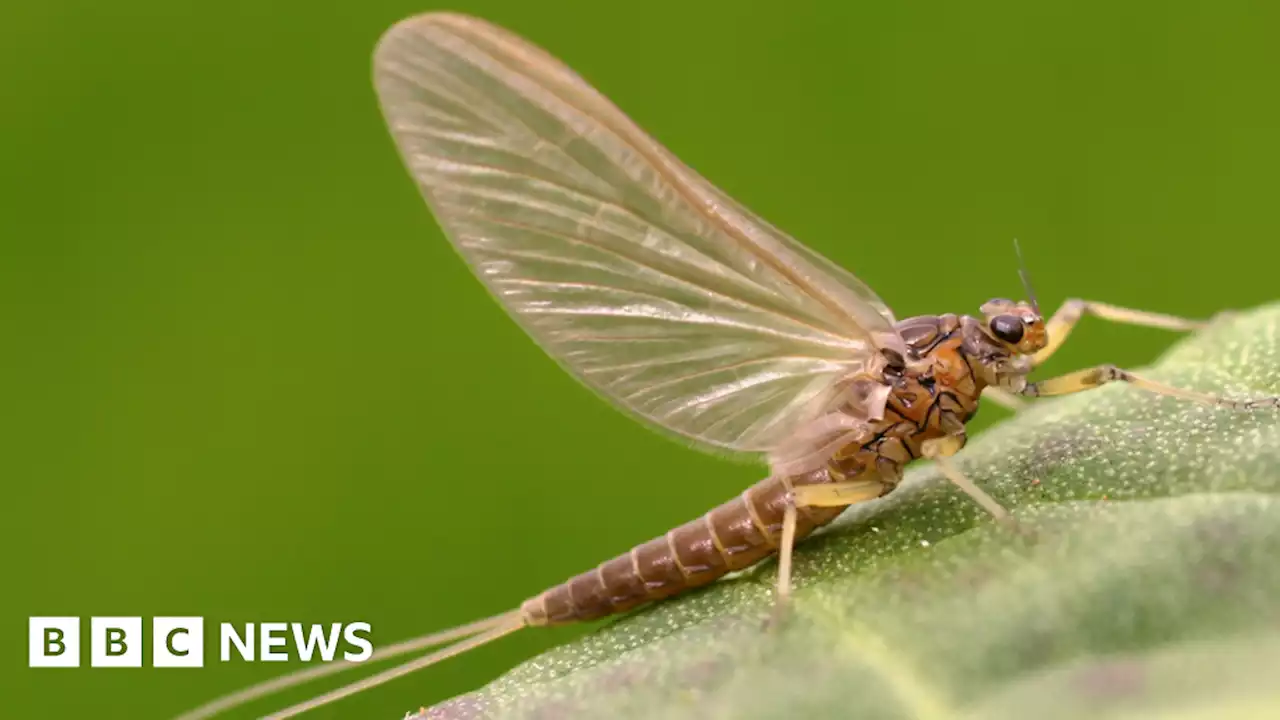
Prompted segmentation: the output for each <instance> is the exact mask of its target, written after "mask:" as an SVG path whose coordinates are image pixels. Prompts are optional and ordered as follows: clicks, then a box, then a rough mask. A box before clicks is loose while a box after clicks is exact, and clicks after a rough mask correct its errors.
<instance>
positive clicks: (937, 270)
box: [0, 0, 1280, 718]
mask: <svg viewBox="0 0 1280 720" xmlns="http://www.w3.org/2000/svg"><path fill="white" fill-rule="evenodd" d="M1028 5H1034V6H1035V7H1028ZM449 8H450V9H455V10H464V11H467V12H471V13H474V14H477V15H481V16H483V17H485V18H487V19H490V20H493V21H496V22H498V23H500V24H502V25H506V26H508V27H510V28H512V29H513V30H516V31H517V32H519V33H521V34H523V35H525V36H528V37H530V38H531V39H533V40H534V41H535V42H537V43H538V44H540V45H542V46H544V47H546V48H548V49H549V50H551V51H552V52H553V53H554V54H556V55H558V56H560V57H561V58H562V59H564V60H565V61H566V62H568V63H569V64H570V65H571V66H573V67H575V68H576V69H578V70H579V72H580V73H582V74H583V75H584V76H585V77H586V78H588V79H589V80H590V81H591V82H593V83H594V84H596V85H597V87H599V88H600V89H601V90H603V91H604V92H605V93H606V94H607V95H609V96H611V97H612V98H613V99H614V100H615V101H616V102H617V103H618V104H619V105H620V106H621V107H622V108H623V109H624V110H626V111H627V112H628V113H630V114H631V115H632V117H633V118H635V119H636V120H637V121H638V122H639V123H640V124H641V125H642V126H643V127H645V128H646V129H648V130H649V131H650V132H651V133H653V134H654V135H655V136H656V137H657V138H658V139H659V140H660V141H662V142H663V143H664V144H666V145H667V146H669V147H670V148H671V149H672V150H673V151H675V152H676V154H678V155H679V156H681V157H682V158H683V159H685V160H686V161H687V162H689V163H690V164H691V165H693V166H694V167H695V168H697V169H698V170H699V171H700V172H702V173H703V174H704V175H706V176H707V177H708V178H709V179H711V180H712V181H713V182H715V183H717V184H718V185H720V186H721V187H723V188H724V189H725V190H727V191H728V192H729V193H730V194H732V195H733V196H735V197H736V198H738V199H740V200H741V201H743V202H744V203H745V204H747V205H748V206H750V207H752V208H753V209H755V210H756V211H757V212H759V213H760V214H762V215H763V216H765V217H767V218H769V219H770V220H771V221H773V222H774V223H776V224H777V225H779V226H781V227H783V228H785V229H786V230H788V231H789V232H791V233H792V234H794V235H795V236H796V237H798V238H800V239H802V240H803V241H804V242H806V243H808V244H810V245H811V246H813V247H815V248H817V249H819V250H820V251H822V252H823V253H825V254H827V255H829V256H831V257H832V258H834V259H836V260H838V261H839V262H841V263H843V264H845V265H846V266H848V267H850V268H851V269H853V270H854V271H855V272H856V273H857V274H858V275H859V276H860V277H861V278H863V279H864V280H866V281H867V282H868V283H869V284H871V285H872V286H873V287H875V288H876V289H877V290H878V292H879V293H880V294H881V296H882V297H883V298H884V299H885V300H886V301H888V303H889V304H890V305H891V306H892V307H894V308H895V310H896V312H897V314H898V315H899V317H905V316H908V315H911V314H916V313H925V312H943V311H955V312H969V311H973V310H974V309H975V308H976V307H977V305H978V304H980V303H981V302H983V301H984V300H986V299H987V298H989V297H991V296H1008V295H1017V294H1019V292H1020V290H1019V285H1018V280H1017V275H1016V265H1015V260H1014V257H1013V252H1012V247H1011V240H1012V238H1014V237H1018V238H1020V239H1021V240H1022V243H1023V247H1024V250H1025V251H1026V253H1027V256H1028V261H1029V263H1030V265H1031V269H1032V274H1033V276H1034V278H1035V280H1036V283H1037V289H1038V291H1039V294H1040V296H1041V300H1042V302H1043V303H1044V304H1045V305H1056V304H1057V303H1058V302H1060V301H1061V300H1062V299H1064V298H1065V297H1068V296H1073V295H1074V296H1084V297H1088V298H1094V299H1099V300H1106V301H1110V302H1114V303H1118V304H1126V305H1132V306H1138V307H1145V308H1149V309H1154V310H1161V311H1166V312H1171V313H1178V314H1185V315H1191V316H1208V315H1210V314H1212V313H1214V312H1215V311H1217V310H1219V309H1222V308H1227V307H1246V306H1250V305H1254V304H1258V303H1261V302H1263V301H1267V300H1271V299H1274V298H1275V297H1276V291H1275V288H1274V280H1273V277H1274V275H1275V272H1276V267H1277V263H1278V261H1280V249H1277V248H1276V239H1277V237H1278V236H1280V233H1277V230H1278V229H1280V217H1278V216H1277V212H1276V202H1275V189H1276V174H1277V168H1280V132H1277V131H1278V130H1280V101H1278V100H1277V94H1276V90H1275V78H1276V71H1277V68H1278V67H1280V64H1278V62H1277V61H1278V60H1280V50H1277V44H1276V43H1275V33H1274V29H1275V28H1276V27H1280V7H1278V6H1276V5H1274V4H1269V3H1263V2H1243V1H1241V2H1234V1H1233V2H1221V3H1215V4H1212V6H1210V4H1208V3H1184V2H1149V3H1125V4H1123V6H1122V7H1117V6H1116V4H1115V3H1110V2H1102V1H1101V0H1096V1H1094V2H1080V3H1023V2H1013V1H1012V0H1009V1H1004V2H992V3H985V4H977V5H975V4H973V3H965V4H956V3H879V2H878V3H872V2H844V1H840V0H832V1H831V2H824V3H818V2H802V1H800V2H786V3H776V2H775V3H752V2H741V1H737V2H730V1H726V2H689V0H653V1H651V2H647V3H642V4H641V3H636V4H628V5H622V4H617V3H608V2H599V1H596V2H585V1H582V2H567V1H559V0H557V1H551V0H548V1H544V2H529V1H527V0H493V1H490V2H478V1H477V2H464V1H461V0H460V1H459V2H455V3H454V4H452V5H451V6H449ZM429 9H433V8H431V7H430V6H427V5H424V4H421V3H420V2H413V1H411V0H364V1H362V2H359V3H334V2H328V3H325V2H315V1H314V0H313V1H311V2H300V1H287V2H286V1H279V2H263V1H261V0H239V1H228V2H221V3H191V2H175V1H174V0H164V1H163V2H161V1H160V0H119V1H118V2H112V3H103V2H88V1H86V0H76V1H75V2H59V3H45V2H25V3H16V2H14V3H6V4H5V5H4V6H3V8H0V329H2V334H0V347H2V349H3V351H2V352H0V403H2V405H0V408H2V409H0V472H2V473H3V475H2V479H0V482H3V493H2V494H0V502H3V515H0V533H2V534H3V535H2V536H0V540H2V541H3V545H2V546H0V548H3V550H2V552H3V555H2V557H3V558H4V569H3V570H2V571H0V583H2V584H3V588H4V589H3V593H2V594H0V596H2V597H3V600H2V602H3V603H4V605H3V616H2V620H3V623H2V624H0V631H2V632H3V636H2V637H0V647H2V648H3V651H2V652H0V657H2V658H3V665H0V692H2V695H0V703H3V705H2V706H0V707H2V709H0V715H3V716H6V717H36V716H39V717H45V718H68V717H84V716H86V715H91V716H93V717H128V718H149V717H155V718H160V717H166V716H171V715H173V714H176V713H177V712H179V711H181V710H184V709H187V708H189V707H191V706H193V705H195V704H198V703H199V702H202V701H204V700H207V699H209V698H212V697H213V696H215V695H218V694H220V693H222V692H225V691H228V690H231V689H234V688H237V687H240V686H242V685H245V684H248V683H251V682H253V681H256V680H261V679H265V678H268V677H271V676H273V675H275V674H278V673H280V672H283V671H285V670H286V669H288V668H289V667H297V665H296V664H294V665H283V664H269V663H258V664H245V663H239V662H237V663H227V664H223V663H219V662H217V661H216V649H213V650H208V651H207V653H206V657H207V658H208V657H210V656H213V657H214V659H213V661H212V662H209V661H208V660H207V661H206V662H207V666H206V667H205V668H204V669H202V670H156V669H145V668H144V669H141V670H123V669H121V670H106V669H101V670H98V671H96V672H95V671H92V669H90V668H88V667H82V668H80V669H75V670H35V669H28V668H27V667H26V629H27V617H28V616H30V615H79V616H85V617H88V616H90V615H131V616H132V615H141V616H144V617H146V618H150V617H151V616H153V615H201V616H204V617H205V618H206V620H207V629H209V628H214V627H216V625H215V624H216V623H217V622H222V621H235V622H246V621H256V622H267V621H276V620H287V621H303V622H323V623H328V622H334V621H354V620H365V621H369V622H371V623H372V624H373V627H374V638H375V641H376V642H378V643H381V644H387V643H390V642H393V641H395V640H399V639H403V638H406V637H410V636H413V635H417V634H421V633H424V632H429V631H432V630H436V629H440V628H444V627H447V626H450V625H454V624H457V623H462V622H465V621H468V620H472V619H475V618H478V617H481V616H484V615H489V614H492V613H495V612H499V611H502V610H505V609H508V608H510V607H513V606H514V605H516V604H517V603H518V602H519V601H520V600H522V599H523V598H524V597H526V596H528V595H531V594H533V593H536V592H538V591H540V590H541V589H543V587H545V586H547V585H549V584H552V583H555V582H557V581H559V580H561V579H562V578H564V577H566V576H568V575H570V574H573V573H576V572H578V571H580V570H582V569H585V568H587V567H589V566H591V565H594V564H595V563H596V562H598V561H600V560H602V559H604V558H605V557H607V556H610V555H612V554H613V553H616V552H619V551H622V550H625V549H626V548H628V547H629V546H630V545H632V544H633V543H635V542H638V541H642V540H645V539H648V538H649V537H651V536H652V535H655V534H657V533H659V532H662V531H664V530H665V529H666V528H667V527H668V526H670V525H673V524H675V523H678V522H682V521H684V520H687V519H689V518H691V517H693V516H694V515H696V514H698V513H701V512H702V511H704V510H705V509H706V508H708V507H709V506H711V505H713V504H714V503H717V502H719V501H721V500H723V499H725V498H727V497H729V496H730V495H732V494H734V493H736V492H739V491H740V490H741V489H742V488H743V487H744V486H745V485H746V484H748V483H749V482H751V481H753V480H755V479H757V478H758V477H759V475H760V470H759V469H757V468H752V467H747V466H741V465H733V464H729V463H726V462H724V461H721V460H717V459H715V458H711V457H707V456H702V455H699V454H698V453H695V452H693V451H690V450H687V449H685V448H682V447H680V446H679V445H677V444H674V443H671V442H669V441H667V440H664V439H662V438H660V437H658V436H657V435H654V434H651V433H649V432H647V431H646V430H644V429H642V428H640V427H639V426H636V425H634V424H633V423H632V422H631V421H630V420H628V419H627V418H625V417H624V416H623V415H621V414H619V413H617V412H615V411H613V410H611V409H610V408H609V407H608V406H607V405H605V404H604V403H602V402H600V401H599V400H597V399H596V398H595V397H594V396H592V395H591V394H590V393H589V392H588V391H586V390H584V389H582V388H581V387H579V386H578V385H577V384H575V382H574V381H573V380H571V379H570V378H569V377H568V376H566V375H564V374H563V373H562V372H561V371H560V370H559V369H558V368H557V367H556V366H555V364H553V363H552V362H551V361H550V360H548V359H547V358H546V357H545V356H543V355H542V354H541V352H540V351H539V350H538V349H537V348H536V347H535V346H534V345H533V344H532V343H531V342H529V341H528V340H527V339H526V338H525V337H524V336H523V335H522V334H521V332H520V331H519V330H518V329H517V328H516V327H515V325H514V324H513V323H511V322H510V321H509V320H508V319H507V318H506V317H505V315H504V314H503V313H502V312H501V311H500V310H499V308H498V307H497V306H496V305H495V304H494V303H493V302H492V301H491V300H489V299H488V297H487V296H486V294H485V292H484V291H483V290H482V288H481V287H480V285H479V283H477V282H476V281H475V280H474V279H473V278H472V277H471V276H470V275H469V273H468V271H467V269H466V268H465V266H464V265H463V264H462V262H461V261H460V260H458V259H457V257H455V255H454V253H453V251H452V249H451V248H450V247H449V245H448V244H447V242H446V241H445V240H444V238H443V237H442V236H441V235H440V233H439V231H438V230H437V229H436V226H435V224H434V222H433V220H432V219H431V217H430V215H429V214H428V212H427V210H426V208H425V206H424V205H423V204H422V203H421V201H420V200H419V198H418V196H417V191H416V189H415V188H414V186H413V184H412V183H411V182H410V180H409V178H408V177H407V175H406V174H405V171H404V170H403V168H402V167H401V165H400V163H399V160H398V158H397V157H396V154H395V151H394V149H393V147H392V145H391V141H390V139H389V137H388V135H387V133H386V131H385V129H384V127H383V125H382V121H381V118H380V116H379V114H378V110H377V107H376V104H375V100H374V96H373V92H372V88H371V84H370V81H369V56H370V52H371V50H372V47H373V44H374V42H375V41H376V39H377V37H378V35H379V34H380V33H381V32H382V31H383V30H384V29H385V28H386V27H387V26H389V25H390V24H391V23H393V22H394V21H396V20H398V19H400V18H401V17H404V16H407V15H410V14H413V13H416V12H421V11H424V10H429ZM1169 339H1170V338H1169V337H1168V336H1167V335H1165V334H1163V333H1160V332H1157V331H1146V330H1135V329H1120V328H1114V327H1107V326H1106V325H1105V324H1102V323H1097V322H1091V323H1088V324H1087V327H1085V328H1082V329H1081V331H1080V332H1078V333H1077V334H1076V335H1075V336H1073V342H1072V343H1071V344H1069V345H1068V346H1067V348H1066V349H1064V350H1063V351H1062V352H1061V353H1060V354H1059V356H1057V357H1055V359H1054V360H1053V362H1052V363H1051V364H1050V366H1049V367H1048V368H1047V370H1048V371H1050V372H1053V371H1062V370H1066V369H1069V368H1072V367H1075V366H1079V365H1083V364H1086V363H1096V362H1102V361H1112V362H1116V363H1118V364H1122V365H1126V364H1127V365H1138V364H1142V363H1145V362H1147V361H1149V360H1151V359H1152V358H1153V357H1154V356H1155V355H1156V354H1157V353H1158V352H1159V351H1160V349H1161V348H1162V347H1164V346H1165V345H1167V343H1168V342H1169ZM1002 415H1003V412H1002V411H999V410H989V411H988V412H986V413H984V417H983V418H980V419H979V420H978V421H976V422H977V424H978V425H980V426H981V425H987V424H990V423H991V422H992V421H993V420H996V419H999V418H1000V417H1002ZM148 622H149V621H148ZM84 624H85V627H86V629H87V624H88V621H87V620H86V621H85V623H84ZM573 632H574V631H573V630H558V631H529V632H526V633H523V634H518V635H516V636H513V637H511V638H508V639H506V640H503V641H502V642H501V643H500V644H498V645H496V646H491V647H488V648H484V649H482V650H479V651H477V652H475V653H473V654H471V655H468V656H465V657H462V658H459V659H456V660H454V661H451V662H449V663H446V664H444V665H440V666H437V667H434V668H431V669H430V670H428V671H426V672H423V673H419V674H417V675H415V676H412V677H410V678H407V679H403V680H400V681H398V682H396V683H394V684H392V685H389V686H386V687H385V688H382V689H379V690H377V691H374V692H371V693H367V694H365V695H363V696H360V697H357V698H354V699H352V700H350V701H347V702H344V703H342V704H341V705H338V706H335V707H334V708H333V709H332V710H330V711H328V713H327V714H326V713H325V712H317V713H316V715H315V716H316V717H325V716H328V717H362V718H398V717H400V716H401V715H402V713H403V712H404V711H406V710H409V709H414V708H416V707H417V706H418V705H420V704H430V703H433V702H437V701H439V700H441V699H444V698H446V697H449V696H451V695H454V694H457V693H459V692H463V691H466V690H468V689H471V688H473V687H476V686H477V685H479V684H481V683H482V682H484V681H485V680H487V679H489V678H492V677H493V676H495V675H496V674H497V673H498V672H500V671H501V670H503V669H505V668H507V667H510V666H511V665H513V664H514V663H516V662H517V661H519V660H520V659H522V658H525V657H528V656H529V655H531V654H533V653H534V652H536V651H537V650H539V649H541V648H545V647H548V646H550V645H552V644H554V643H556V642H558V641H561V640H563V639H565V638H567V637H569V636H571V635H572V634H573ZM215 637H216V636H215ZM149 641H150V640H149V638H148V639H147V642H149ZM214 642H215V641H214V640H210V641H209V643H210V644H213V643H214ZM85 653H86V655H85V656H86V657H87V649H86V651H85ZM148 657H149V655H148ZM86 664H87V662H86ZM312 689H313V688H308V689H306V690H303V691H301V692H298V693H293V694H291V695H290V696H289V697H287V698H284V699H276V700H274V701H266V702H264V703H261V704H258V705H255V706H254V707H253V708H251V709H250V710H249V711H246V712H245V713H242V716H245V717H248V716H253V715H254V714H255V712H258V713H260V712H264V711H266V710H270V709H272V708H275V707H278V706H280V703H281V702H284V701H286V700H296V699H300V698H302V697H305V696H307V695H308V694H309V692H310V691H311V690H312Z"/></svg>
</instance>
